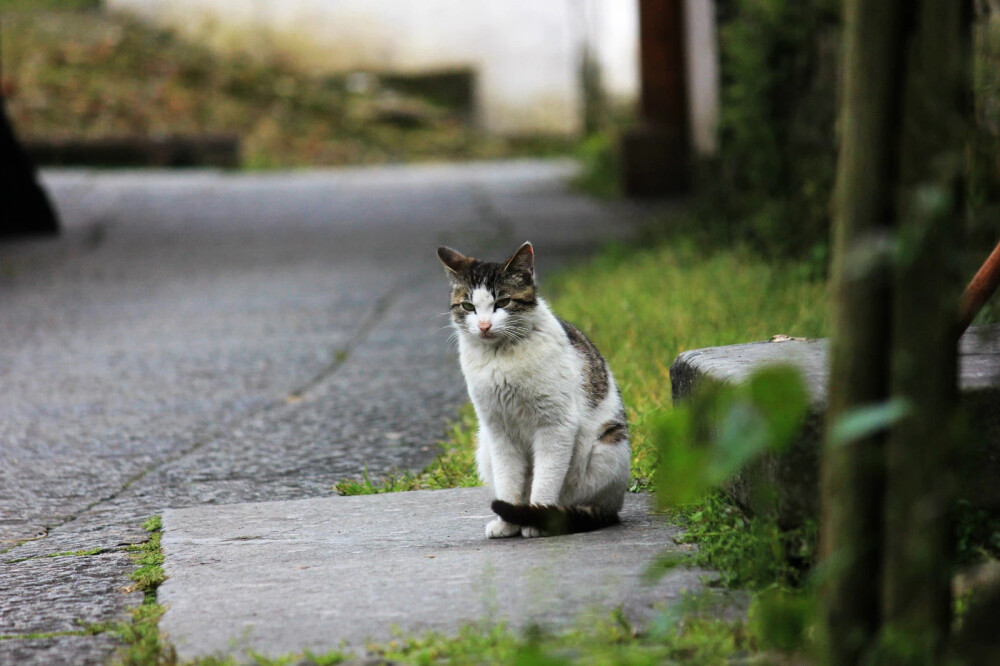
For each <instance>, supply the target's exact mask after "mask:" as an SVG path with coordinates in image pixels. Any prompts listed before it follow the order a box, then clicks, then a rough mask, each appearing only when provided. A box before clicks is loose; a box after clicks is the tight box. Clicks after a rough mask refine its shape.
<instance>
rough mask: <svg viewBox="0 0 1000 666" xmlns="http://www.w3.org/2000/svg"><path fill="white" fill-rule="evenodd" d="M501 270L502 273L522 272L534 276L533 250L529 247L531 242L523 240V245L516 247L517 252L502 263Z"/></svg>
mask: <svg viewBox="0 0 1000 666" xmlns="http://www.w3.org/2000/svg"><path fill="white" fill-rule="evenodd" d="M503 270H504V273H506V272H508V271H511V272H522V273H527V274H528V275H530V276H531V277H535V250H534V248H532V247H531V243H530V242H528V241H525V243H524V245H522V246H521V247H519V248H517V252H515V253H514V255H513V256H512V257H511V258H510V259H508V260H507V263H506V264H504V267H503Z"/></svg>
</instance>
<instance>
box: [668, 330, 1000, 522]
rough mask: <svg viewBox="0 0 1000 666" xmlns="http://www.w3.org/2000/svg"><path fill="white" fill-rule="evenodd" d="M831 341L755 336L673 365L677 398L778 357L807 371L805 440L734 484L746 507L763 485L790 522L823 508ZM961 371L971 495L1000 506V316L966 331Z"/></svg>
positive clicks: (976, 501) (966, 493)
mask: <svg viewBox="0 0 1000 666" xmlns="http://www.w3.org/2000/svg"><path fill="white" fill-rule="evenodd" d="M776 337H780V336H776ZM828 349H829V344H828V341H827V340H824V339H817V340H784V341H776V342H752V343H749V344H741V345H729V346H725V347H709V348H706V349H695V350H691V351H686V352H683V353H682V354H680V355H678V356H677V358H676V359H674V362H673V364H672V365H671V366H670V383H671V388H672V391H673V399H674V402H675V403H676V402H678V401H683V400H684V399H685V398H687V397H688V396H690V395H691V394H692V392H693V391H694V390H696V388H697V386H698V384H699V383H701V382H703V381H706V380H714V381H720V382H726V383H739V382H741V381H743V380H745V379H746V378H747V377H749V376H750V374H751V373H752V372H753V371H754V370H755V369H757V368H760V367H763V366H766V365H774V364H791V365H793V366H795V367H797V368H798V369H799V370H800V371H801V373H802V376H803V379H804V380H805V384H806V387H807V389H808V391H809V394H810V398H811V407H810V413H809V415H808V417H807V419H806V424H805V426H804V428H803V431H802V433H801V435H800V436H799V438H798V440H797V441H796V442H795V443H794V444H793V445H792V446H791V448H790V449H789V450H788V451H786V452H785V453H784V454H782V455H780V456H779V455H765V456H762V457H761V458H760V459H758V460H756V461H754V462H753V463H752V464H751V465H749V466H747V467H746V468H744V469H743V470H742V471H740V472H739V473H738V474H736V475H735V476H734V477H733V478H732V479H730V480H729V481H728V482H727V484H726V490H727V492H729V493H730V495H732V496H733V498H734V499H735V500H736V501H737V502H739V503H740V504H741V505H743V506H745V507H750V506H752V505H753V503H754V502H753V498H754V496H755V494H756V491H757V490H759V489H761V488H762V487H764V486H767V487H769V488H773V489H774V490H776V491H777V497H776V500H777V505H776V511H777V515H778V518H779V520H780V522H781V524H782V525H784V526H786V527H791V526H795V525H799V524H801V523H802V521H803V520H805V519H807V518H815V517H816V516H818V515H819V455H820V441H821V437H822V433H823V422H824V418H823V417H824V414H825V411H826V388H827V377H828V365H827V356H828ZM959 375H960V376H959V386H960V388H961V392H962V402H963V404H964V405H965V406H966V407H967V409H968V411H969V416H970V421H971V433H972V436H971V437H970V438H969V440H968V442H967V447H966V449H965V455H964V457H963V458H964V459H963V464H962V470H961V474H962V476H961V484H960V488H961V489H962V494H963V499H966V500H968V501H969V502H971V503H972V504H973V505H976V506H983V507H1000V324H989V325H985V326H973V327H972V328H970V329H969V330H968V332H967V333H966V334H965V335H964V336H962V339H961V341H960V343H959Z"/></svg>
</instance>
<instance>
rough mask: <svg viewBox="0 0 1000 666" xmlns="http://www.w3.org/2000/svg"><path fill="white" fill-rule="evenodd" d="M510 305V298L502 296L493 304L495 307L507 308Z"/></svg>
mask: <svg viewBox="0 0 1000 666" xmlns="http://www.w3.org/2000/svg"><path fill="white" fill-rule="evenodd" d="M508 305H510V299H509V298H501V299H500V300H498V301H497V302H496V303H494V304H493V309H499V308H505V307H507V306H508Z"/></svg>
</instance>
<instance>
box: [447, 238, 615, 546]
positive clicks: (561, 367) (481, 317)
mask: <svg viewBox="0 0 1000 666" xmlns="http://www.w3.org/2000/svg"><path fill="white" fill-rule="evenodd" d="M437 254H438V258H439V259H440V260H441V263H442V264H444V266H445V269H446V273H447V275H448V277H449V279H450V282H451V309H450V312H451V316H452V325H453V327H454V328H455V329H456V332H457V333H456V335H457V338H458V348H459V360H460V363H461V367H462V373H463V374H464V376H465V381H466V385H467V387H468V390H469V396H470V397H471V399H472V404H473V406H474V407H475V411H476V416H477V417H478V420H479V433H478V445H477V449H476V465H477V468H478V472H479V477H480V478H481V479H482V481H483V483H484V484H485V485H486V486H488V487H489V488H490V490H491V491H492V493H493V496H494V498H495V499H494V501H493V503H492V509H493V511H494V513H496V514H497V517H496V518H494V519H493V520H492V521H491V522H489V523H488V524H487V525H486V536H488V537H490V538H497V537H511V536H516V535H518V534H520V535H522V536H525V537H537V536H546V535H555V534H568V533H572V532H584V531H589V530H592V529H598V528H601V527H605V526H608V525H613V524H615V523H617V522H618V512H619V511H620V510H621V507H622V503H623V502H624V498H625V492H626V490H627V489H628V486H629V480H630V478H631V477H630V467H629V461H630V458H631V453H630V444H629V432H628V422H627V419H626V415H625V406H624V404H623V403H622V399H621V395H620V393H619V391H618V387H617V385H616V384H615V380H614V377H613V376H612V375H611V371H610V370H609V369H608V366H607V363H606V362H605V360H604V358H603V357H602V356H601V355H600V353H598V351H597V349H596V348H595V347H594V345H593V344H592V343H591V342H590V340H588V339H587V338H586V337H585V336H584V335H583V333H581V332H580V331H579V330H577V329H576V328H575V327H574V326H573V325H572V324H569V323H567V322H564V321H562V320H560V319H559V318H558V317H556V316H555V314H553V313H552V310H551V309H549V306H548V305H547V304H546V302H545V301H544V300H543V299H542V298H541V297H539V296H538V295H537V293H536V287H537V282H536V280H535V253H534V248H533V247H532V245H531V243H527V242H526V243H524V244H523V245H521V247H520V248H518V250H517V251H516V252H514V254H513V255H511V256H510V258H508V259H507V260H505V261H503V262H500V263H493V262H486V261H480V260H478V259H474V258H473V257H467V256H465V255H463V254H461V253H459V252H457V251H455V250H453V249H451V248H448V247H440V248H438V251H437Z"/></svg>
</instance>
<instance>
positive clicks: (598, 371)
mask: <svg viewBox="0 0 1000 666" xmlns="http://www.w3.org/2000/svg"><path fill="white" fill-rule="evenodd" d="M559 323H560V324H562V327H563V330H564V331H566V336H567V337H568V338H569V341H570V343H571V344H572V345H573V347H575V348H576V351H577V352H578V353H579V354H580V355H581V356H583V361H584V380H583V381H584V386H583V388H584V389H585V390H586V391H587V398H588V401H589V402H590V406H591V407H596V406H597V405H599V404H601V400H604V397H605V396H606V395H607V394H608V365H607V363H605V362H604V357H603V356H601V353H600V352H599V351H597V347H595V346H594V343H592V342H591V341H590V340H588V339H587V336H585V335H584V334H583V333H581V332H580V329H578V328H577V327H576V326H574V325H573V324H570V323H569V322H565V321H563V320H562V319H560V320H559Z"/></svg>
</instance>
